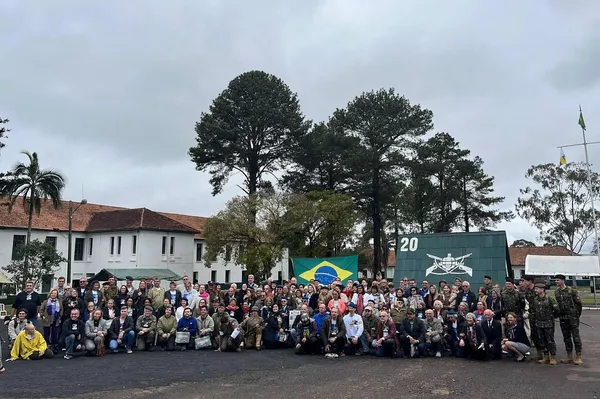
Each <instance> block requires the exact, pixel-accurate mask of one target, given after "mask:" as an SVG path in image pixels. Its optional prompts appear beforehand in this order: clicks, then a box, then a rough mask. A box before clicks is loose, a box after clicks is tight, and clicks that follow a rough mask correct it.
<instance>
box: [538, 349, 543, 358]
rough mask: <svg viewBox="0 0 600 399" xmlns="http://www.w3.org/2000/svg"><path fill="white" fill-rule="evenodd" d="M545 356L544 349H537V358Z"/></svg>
mask: <svg viewBox="0 0 600 399" xmlns="http://www.w3.org/2000/svg"><path fill="white" fill-rule="evenodd" d="M543 358H544V351H543V350H541V349H538V350H537V360H542V359H543Z"/></svg>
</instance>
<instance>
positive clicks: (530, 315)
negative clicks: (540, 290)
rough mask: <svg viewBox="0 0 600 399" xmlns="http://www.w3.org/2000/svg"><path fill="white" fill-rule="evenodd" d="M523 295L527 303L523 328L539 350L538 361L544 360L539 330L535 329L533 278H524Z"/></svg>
mask: <svg viewBox="0 0 600 399" xmlns="http://www.w3.org/2000/svg"><path fill="white" fill-rule="evenodd" d="M522 281H523V295H525V300H526V301H527V304H526V307H527V311H525V312H524V313H523V327H524V328H525V332H526V333H527V337H528V338H529V341H530V343H531V344H533V346H535V349H536V350H537V357H538V360H542V359H543V358H544V351H543V349H542V347H541V346H540V340H539V339H538V333H537V328H536V327H535V297H536V294H535V286H534V278H533V276H523V279H522Z"/></svg>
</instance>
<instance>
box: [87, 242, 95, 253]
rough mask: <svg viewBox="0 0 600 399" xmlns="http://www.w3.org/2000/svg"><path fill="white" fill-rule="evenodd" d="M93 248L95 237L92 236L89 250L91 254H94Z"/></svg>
mask: <svg viewBox="0 0 600 399" xmlns="http://www.w3.org/2000/svg"><path fill="white" fill-rule="evenodd" d="M93 248H94V239H93V238H90V250H89V252H88V253H89V254H90V256H92V252H93V251H94V250H93Z"/></svg>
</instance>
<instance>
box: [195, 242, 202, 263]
mask: <svg viewBox="0 0 600 399" xmlns="http://www.w3.org/2000/svg"><path fill="white" fill-rule="evenodd" d="M196 262H202V244H200V243H198V244H196Z"/></svg>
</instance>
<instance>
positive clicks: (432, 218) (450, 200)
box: [404, 133, 513, 233]
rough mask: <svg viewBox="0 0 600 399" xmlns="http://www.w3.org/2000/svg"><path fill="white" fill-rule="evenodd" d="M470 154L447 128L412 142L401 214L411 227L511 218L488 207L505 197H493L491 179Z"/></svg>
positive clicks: (487, 224) (442, 228)
mask: <svg viewBox="0 0 600 399" xmlns="http://www.w3.org/2000/svg"><path fill="white" fill-rule="evenodd" d="M470 153H471V152H470V151H469V150H464V149H462V148H460V145H459V143H458V142H457V141H456V140H455V139H454V138H453V137H452V136H451V135H450V134H448V133H437V134H436V135H434V136H433V137H431V138H429V139H428V140H427V141H426V142H425V143H423V144H422V145H420V146H418V147H417V151H416V157H415V158H414V159H413V160H412V162H410V177H411V182H410V184H409V185H408V187H407V190H406V194H407V200H408V201H407V202H408V207H407V208H405V209H406V211H407V214H406V215H405V217H404V219H405V220H406V222H407V224H408V226H410V227H411V228H412V230H413V231H415V230H416V231H418V232H420V233H425V232H436V233H441V232H450V231H452V230H453V229H456V228H459V229H461V230H463V231H470V230H471V229H472V228H473V227H477V228H478V229H479V230H487V229H489V228H491V227H493V226H495V225H496V224H497V223H499V222H501V221H503V220H510V219H512V218H513V214H512V213H511V212H502V211H499V210H497V209H494V208H493V207H494V206H495V205H498V204H500V203H502V201H504V197H495V196H493V193H494V178H493V177H491V176H488V175H487V174H486V173H485V172H484V171H483V160H482V159H481V158H479V157H477V156H476V157H474V158H473V159H471V158H470Z"/></svg>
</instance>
